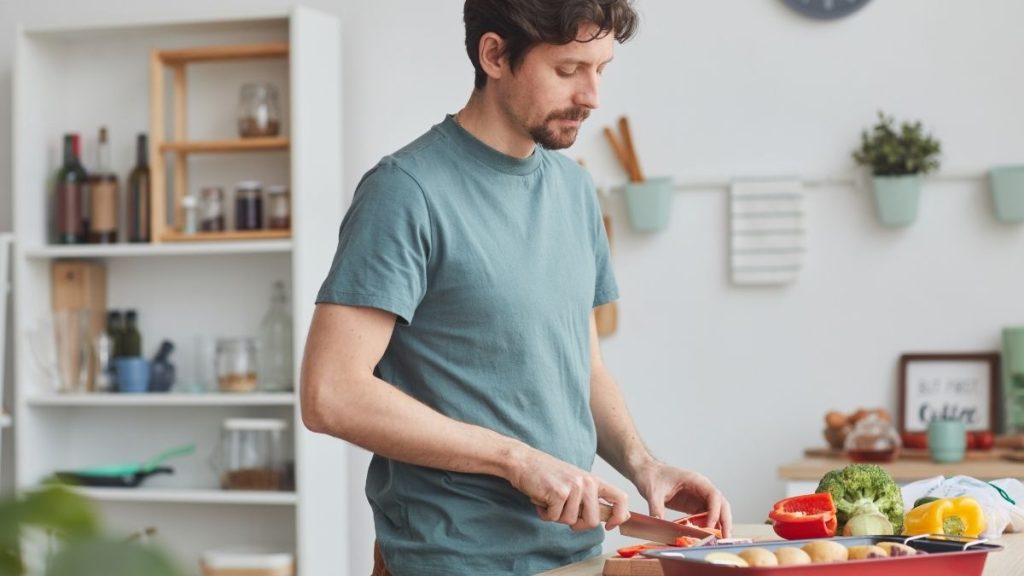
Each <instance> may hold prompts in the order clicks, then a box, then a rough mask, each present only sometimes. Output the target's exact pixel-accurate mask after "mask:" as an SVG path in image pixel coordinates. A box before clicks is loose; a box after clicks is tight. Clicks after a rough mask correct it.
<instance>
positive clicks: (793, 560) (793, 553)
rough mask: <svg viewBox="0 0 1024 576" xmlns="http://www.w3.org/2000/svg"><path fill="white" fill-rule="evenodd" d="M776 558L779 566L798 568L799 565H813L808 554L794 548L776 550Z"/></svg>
mask: <svg viewBox="0 0 1024 576" xmlns="http://www.w3.org/2000/svg"><path fill="white" fill-rule="evenodd" d="M775 557H776V558H778V560H779V566H797V565H799V564H810V563H811V557H810V556H808V555H807V552H804V551H803V550H801V549H799V548H793V547H792V546H784V547H782V548H776V549H775Z"/></svg>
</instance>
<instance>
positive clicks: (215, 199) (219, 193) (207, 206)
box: [199, 186, 227, 232]
mask: <svg viewBox="0 0 1024 576" xmlns="http://www.w3.org/2000/svg"><path fill="white" fill-rule="evenodd" d="M199 198H200V201H201V205H200V207H199V211H200V218H199V229H200V230H202V231H203V232H221V231H223V230H225V229H226V228H227V227H226V226H225V225H224V189H223V188H221V187H219V186H211V187H208V188H203V189H202V190H200V192H199Z"/></svg>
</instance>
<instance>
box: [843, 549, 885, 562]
mask: <svg viewBox="0 0 1024 576" xmlns="http://www.w3.org/2000/svg"><path fill="white" fill-rule="evenodd" d="M849 552H850V554H849V559H850V560H866V559H868V558H886V557H888V556H889V553H888V552H886V551H885V548H880V547H878V546H850V548H849Z"/></svg>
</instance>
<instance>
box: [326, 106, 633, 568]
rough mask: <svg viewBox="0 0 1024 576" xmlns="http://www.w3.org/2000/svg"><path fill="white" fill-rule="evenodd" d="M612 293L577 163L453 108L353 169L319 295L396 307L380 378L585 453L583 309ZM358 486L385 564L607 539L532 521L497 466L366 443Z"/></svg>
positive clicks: (523, 559)
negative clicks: (517, 144)
mask: <svg viewBox="0 0 1024 576" xmlns="http://www.w3.org/2000/svg"><path fill="white" fill-rule="evenodd" d="M617 297H618V289H617V287H616V284H615V278H614V276H613V273H612V269H611V264H610V262H609V255H608V240H607V238H606V236H605V231H604V227H603V225H602V220H601V214H600V209H599V207H598V204H597V198H596V195H595V193H594V186H593V183H592V181H591V180H590V178H589V176H588V175H587V174H586V172H585V171H584V170H582V169H581V168H580V167H578V166H577V165H576V164H575V163H573V162H572V161H571V160H569V159H568V158H567V157H565V156H564V155H562V154H558V153H554V152H550V151H547V150H544V149H542V148H541V147H539V146H538V147H537V148H536V149H535V150H534V153H533V154H532V155H531V156H530V157H528V158H526V159H518V158H514V157H511V156H507V155H505V154H502V153H500V152H498V151H496V150H494V149H492V148H490V147H488V146H487V145H485V144H483V143H482V142H480V141H479V140H477V139H476V138H474V137H473V136H472V135H471V134H470V133H469V132H466V131H465V130H463V129H462V128H461V127H460V126H459V125H458V124H457V123H455V122H454V120H453V119H452V117H451V116H449V117H447V118H446V119H445V120H444V121H443V122H442V123H440V124H438V125H436V126H434V127H433V128H431V130H430V131H429V132H427V133H426V134H424V135H423V136H421V137H420V138H418V139H417V140H415V141H414V142H412V143H411V144H409V145H408V146H406V147H405V148H403V149H402V150H400V151H398V152H397V153H395V154H393V155H391V156H387V157H385V158H384V159H382V160H381V161H380V163H379V164H378V165H377V166H376V167H375V168H373V169H372V170H370V172H368V173H367V174H366V175H365V176H364V177H363V179H362V181H361V182H360V184H359V187H358V188H357V190H356V193H355V196H354V198H353V200H352V206H351V208H350V209H349V211H348V213H347V214H346V215H345V218H344V220H343V222H342V224H341V232H340V235H339V241H338V250H337V253H336V254H335V257H334V262H333V264H332V266H331V270H330V273H329V274H328V276H327V279H326V281H325V282H324V284H323V286H322V288H321V289H320V293H319V294H318V295H317V302H318V303H322V302H327V303H335V304H346V305H352V306H369V307H373V308H379V309H382V310H387V311H389V312H392V313H394V314H395V315H396V316H397V317H398V321H397V323H396V325H395V330H394V333H393V335H392V338H391V341H390V343H389V344H388V347H387V350H386V352H385V353H384V356H383V357H382V359H381V361H380V363H379V364H378V366H377V371H376V373H377V376H379V377H380V378H381V379H383V380H384V381H386V382H389V383H391V384H393V385H394V386H397V387H398V388H399V389H401V390H402V391H404V392H406V393H408V394H409V395H411V396H413V397H414V398H416V399H418V400H420V401H421V402H423V403H425V404H426V405H428V406H430V407H431V408H433V409H435V410H437V411H438V412H441V413H442V414H445V415H447V416H449V417H451V418H454V419H456V420H460V421H463V422H468V423H472V424H477V425H480V426H483V427H486V428H490V429H492V430H495V431H497V432H499V433H501V434H504V435H507V436H510V437H513V438H517V439H519V440H521V441H523V442H525V443H526V444H528V445H530V446H533V447H534V448H537V449H539V450H542V451H544V452H546V453H548V454H551V455H553V456H555V457H557V458H560V459H562V460H564V461H566V462H569V463H571V464H574V465H576V466H578V467H580V468H582V469H584V470H590V468H591V466H592V465H593V461H594V456H595V453H596V449H597V439H596V434H595V430H594V419H593V416H592V414H591V411H590V342H589V322H590V314H591V310H592V309H593V308H594V307H595V306H598V305H600V304H603V303H605V302H609V301H611V300H614V299H615V298H617ZM393 424H394V426H403V423H402V422H394V423H393ZM366 495H367V498H368V499H369V501H370V505H371V506H372V508H373V513H374V522H375V525H376V532H377V539H378V542H379V543H380V546H381V551H382V553H383V554H384V557H385V561H386V563H387V565H388V568H389V569H390V571H391V572H392V573H393V574H395V575H396V576H406V575H420V576H423V575H434V574H475V575H489V574H535V573H537V572H540V571H543V570H547V569H550V568H553V567H556V566H559V565H563V564H567V563H569V562H575V561H578V560H582V559H584V558H587V557H589V556H592V555H594V554H597V553H599V552H600V544H601V541H602V539H603V530H602V529H600V528H597V529H594V530H590V531H587V532H585V533H574V532H572V530H570V529H569V527H568V526H565V525H563V524H556V523H552V522H545V521H543V520H541V519H540V518H539V517H538V516H537V512H536V510H535V508H534V506H533V505H531V504H530V502H529V500H528V499H527V498H526V496H524V495H523V494H522V493H520V492H519V491H517V490H515V489H514V488H513V487H512V486H511V484H509V483H508V482H507V481H505V480H503V479H501V478H498V477H496V476H488V475H474V474H460V473H454V472H447V471H443V470H438V469H433V468H426V467H421V466H413V465H409V464H405V463H402V462H397V461H394V460H390V459H387V458H383V457H380V456H374V457H373V460H372V462H371V463H370V469H369V472H368V473H367V477H366Z"/></svg>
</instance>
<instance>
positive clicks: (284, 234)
mask: <svg viewBox="0 0 1024 576" xmlns="http://www.w3.org/2000/svg"><path fill="white" fill-rule="evenodd" d="M291 237H292V231H291V230H245V231H238V230H230V231H226V232H196V233H195V234H183V233H181V232H178V231H177V230H164V233H163V235H162V236H160V241H161V242H228V241H231V242H234V241H253V240H284V239H288V238H291Z"/></svg>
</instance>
